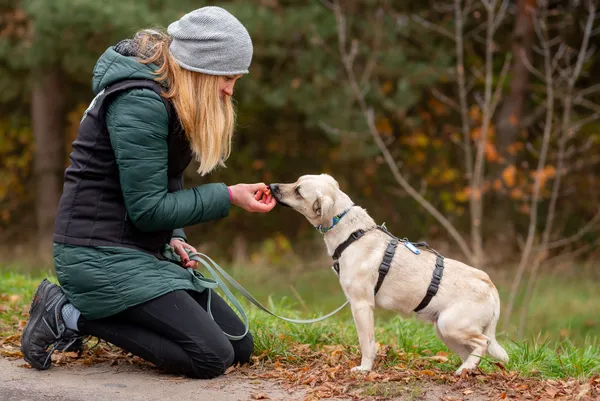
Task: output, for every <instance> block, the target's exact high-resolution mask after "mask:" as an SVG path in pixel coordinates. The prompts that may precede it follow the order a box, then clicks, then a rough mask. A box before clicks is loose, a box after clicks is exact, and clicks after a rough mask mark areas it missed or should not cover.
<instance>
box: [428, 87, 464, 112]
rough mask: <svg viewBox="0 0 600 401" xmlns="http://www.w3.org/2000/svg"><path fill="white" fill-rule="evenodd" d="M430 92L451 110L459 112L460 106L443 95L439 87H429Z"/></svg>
mask: <svg viewBox="0 0 600 401" xmlns="http://www.w3.org/2000/svg"><path fill="white" fill-rule="evenodd" d="M431 94H432V95H433V96H434V97H435V98H436V99H437V100H439V101H440V102H442V103H444V104H445V105H446V106H448V107H450V108H451V109H452V110H454V111H457V112H460V106H459V105H458V103H456V102H455V101H454V100H452V99H450V98H449V97H448V96H446V95H444V94H443V93H442V92H440V90H439V89H437V88H435V87H434V88H433V89H431Z"/></svg>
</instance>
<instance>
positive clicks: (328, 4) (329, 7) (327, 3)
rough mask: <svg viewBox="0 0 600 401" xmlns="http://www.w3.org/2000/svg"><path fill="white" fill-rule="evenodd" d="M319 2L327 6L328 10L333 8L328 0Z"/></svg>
mask: <svg viewBox="0 0 600 401" xmlns="http://www.w3.org/2000/svg"><path fill="white" fill-rule="evenodd" d="M321 4H323V5H324V6H325V7H327V8H328V9H329V10H333V4H331V1H329V0H321Z"/></svg>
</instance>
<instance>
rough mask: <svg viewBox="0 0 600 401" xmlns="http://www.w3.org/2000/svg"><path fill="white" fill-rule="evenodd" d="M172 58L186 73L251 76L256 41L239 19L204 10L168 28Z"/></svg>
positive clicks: (220, 9)
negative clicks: (249, 69)
mask: <svg viewBox="0 0 600 401" xmlns="http://www.w3.org/2000/svg"><path fill="white" fill-rule="evenodd" d="M167 32H168V34H169V35H171V37H172V41H171V45H170V47H169V49H170V51H171V55H172V56H173V58H174V59H175V61H177V63H178V64H179V65H180V66H181V67H182V68H184V69H186V70H190V71H196V72H202V73H205V74H209V75H238V74H247V73H248V67H249V66H250V62H251V61H252V51H253V49H252V40H251V39H250V35H249V34H248V31H247V30H246V28H244V26H243V25H242V23H241V22H240V21H238V19H237V18H235V17H234V16H233V15H231V14H230V13H229V12H227V11H226V10H224V9H222V8H220V7H214V6H210V7H202V8H199V9H197V10H195V11H192V12H190V13H188V14H186V15H184V16H183V17H181V19H179V20H178V21H175V22H173V23H172V24H170V25H169V27H168V28H167Z"/></svg>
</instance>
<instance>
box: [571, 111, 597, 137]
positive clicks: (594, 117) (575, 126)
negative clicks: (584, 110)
mask: <svg viewBox="0 0 600 401" xmlns="http://www.w3.org/2000/svg"><path fill="white" fill-rule="evenodd" d="M599 118H600V113H594V114H592V115H591V116H587V117H585V118H582V119H581V120H579V121H577V122H575V123H573V124H571V126H569V133H573V134H574V133H575V132H579V130H580V129H581V127H583V126H585V125H587V124H589V123H592V122H594V121H596V120H597V119H599Z"/></svg>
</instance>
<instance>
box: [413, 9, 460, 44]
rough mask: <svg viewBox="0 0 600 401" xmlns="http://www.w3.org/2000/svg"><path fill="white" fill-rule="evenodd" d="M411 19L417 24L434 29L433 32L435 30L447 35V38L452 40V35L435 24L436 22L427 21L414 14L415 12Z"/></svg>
mask: <svg viewBox="0 0 600 401" xmlns="http://www.w3.org/2000/svg"><path fill="white" fill-rule="evenodd" d="M411 19H412V20H413V21H415V22H416V23H418V24H419V25H421V26H422V27H424V28H426V29H429V30H431V31H435V32H437V33H439V34H441V35H443V36H445V37H447V38H450V39H452V40H454V35H452V34H451V33H450V32H449V31H448V30H446V29H444V28H442V27H441V26H439V25H436V24H433V23H431V22H429V21H427V20H426V19H424V18H421V17H420V16H419V15H416V14H415V15H412V16H411Z"/></svg>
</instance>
